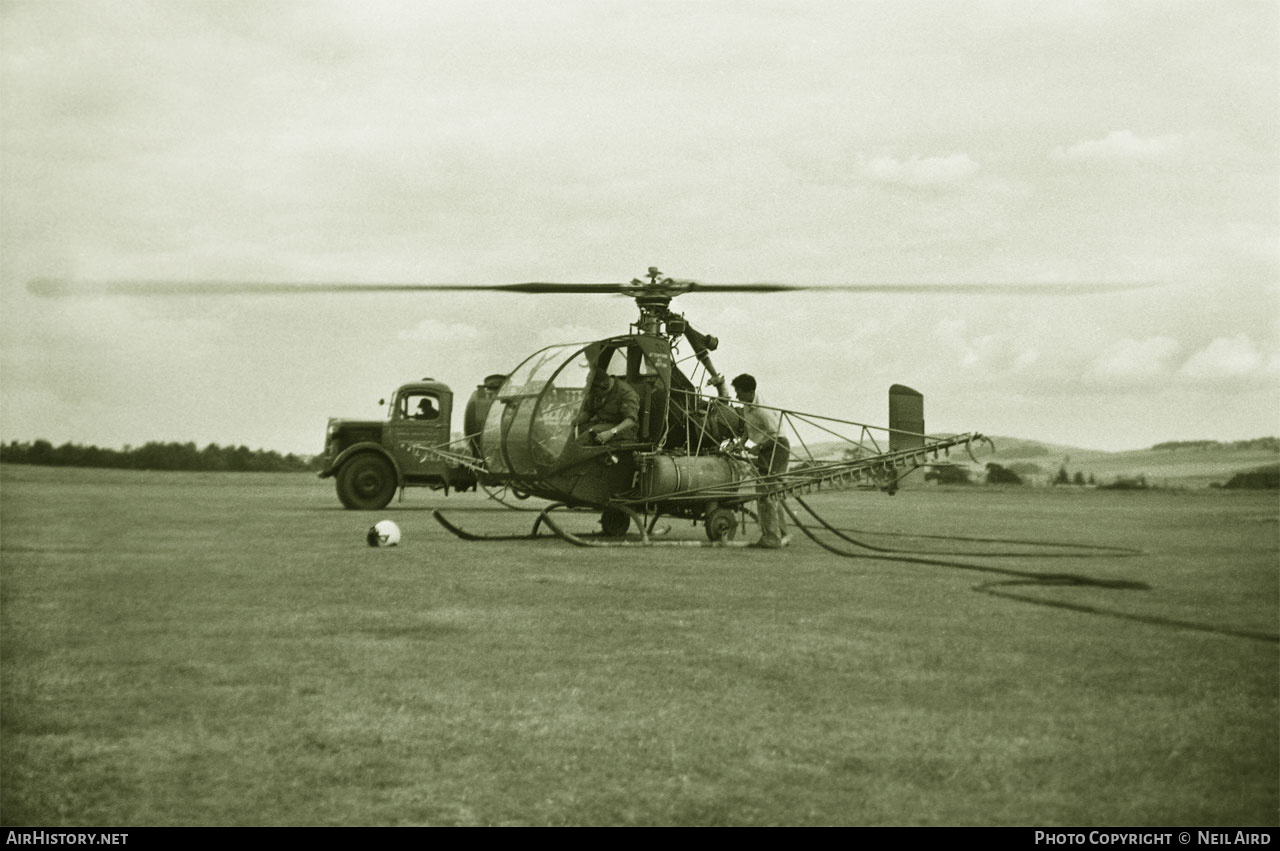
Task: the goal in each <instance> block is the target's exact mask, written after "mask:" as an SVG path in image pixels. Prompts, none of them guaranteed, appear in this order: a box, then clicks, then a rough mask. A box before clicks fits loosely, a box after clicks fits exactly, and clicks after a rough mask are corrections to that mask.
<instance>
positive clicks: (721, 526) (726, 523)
mask: <svg viewBox="0 0 1280 851" xmlns="http://www.w3.org/2000/svg"><path fill="white" fill-rule="evenodd" d="M702 526H703V528H704V529H706V531H707V538H708V539H710V540H712V541H732V540H733V539H734V538H735V537H737V535H738V515H737V512H735V511H734V510H733V509H732V508H716V509H713V510H712V511H710V512H708V513H707V518H706V519H705V520H703V521H702Z"/></svg>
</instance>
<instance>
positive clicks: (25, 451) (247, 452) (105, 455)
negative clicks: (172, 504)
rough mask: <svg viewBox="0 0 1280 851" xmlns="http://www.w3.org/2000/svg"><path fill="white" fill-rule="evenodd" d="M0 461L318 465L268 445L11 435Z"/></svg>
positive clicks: (137, 466)
mask: <svg viewBox="0 0 1280 851" xmlns="http://www.w3.org/2000/svg"><path fill="white" fill-rule="evenodd" d="M0 463H5V464H38V465H42V466H47V467H105V468H111V469H120V470H188V471H199V472H230V473H302V472H306V471H309V470H318V469H319V460H318V459H317V458H315V457H313V456H309V455H294V454H293V453H289V454H288V455H281V454H280V453H279V452H275V451H271V450H263V449H250V448H249V447H247V446H219V445H218V444H216V443H210V444H209V445H208V446H206V447H204V448H203V449H200V448H198V447H197V446H196V445H195V443H161V442H158V441H153V442H150V443H146V444H144V445H142V446H139V447H132V446H126V447H125V448H124V449H102V448H99V447H97V446H81V445H80V444H77V443H64V444H63V445H62V446H54V445H53V444H52V443H50V442H49V441H47V440H36V441H31V442H21V443H20V442H18V441H16V440H14V441H10V442H9V443H6V444H3V445H0Z"/></svg>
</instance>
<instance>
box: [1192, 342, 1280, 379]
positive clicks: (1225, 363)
mask: <svg viewBox="0 0 1280 851" xmlns="http://www.w3.org/2000/svg"><path fill="white" fill-rule="evenodd" d="M1272 363H1273V364H1274V359H1273V361H1272ZM1265 365H1266V358H1265V356H1264V355H1263V354H1262V352H1260V351H1259V350H1258V347H1257V346H1256V345H1254V342H1253V340H1252V339H1251V338H1250V337H1249V335H1248V334H1237V335H1236V336H1234V337H1219V338H1217V339H1216V340H1214V341H1213V342H1212V343H1210V344H1209V345H1207V346H1205V347H1204V348H1203V349H1201V350H1200V351H1198V352H1196V353H1195V354H1193V355H1192V356H1191V357H1189V358H1187V360H1186V363H1184V364H1183V365H1182V368H1181V369H1180V370H1178V374H1179V375H1182V376H1184V377H1186V378H1190V379H1192V380H1195V381H1220V380H1230V379H1237V378H1246V377H1248V376H1251V375H1254V374H1255V373H1258V372H1260V371H1262V370H1263V369H1264V367H1265Z"/></svg>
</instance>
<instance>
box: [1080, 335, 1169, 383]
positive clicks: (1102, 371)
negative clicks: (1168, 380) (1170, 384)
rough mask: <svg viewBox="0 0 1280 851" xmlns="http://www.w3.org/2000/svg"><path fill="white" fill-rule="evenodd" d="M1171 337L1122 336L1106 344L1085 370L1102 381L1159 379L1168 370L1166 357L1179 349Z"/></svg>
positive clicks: (1122, 381)
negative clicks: (1141, 337)
mask: <svg viewBox="0 0 1280 851" xmlns="http://www.w3.org/2000/svg"><path fill="white" fill-rule="evenodd" d="M1178 348H1179V346H1178V341H1177V340H1174V339H1173V338H1172V337H1147V338H1146V339H1143V340H1132V339H1124V340H1119V341H1118V342H1115V343H1113V344H1111V345H1110V346H1108V347H1107V349H1106V350H1105V351H1103V352H1102V354H1100V355H1098V357H1096V358H1095V359H1094V360H1093V362H1092V363H1090V364H1089V366H1088V368H1087V370H1086V373H1087V374H1088V375H1090V376H1092V377H1093V378H1096V379H1100V380H1102V381H1103V382H1105V383H1126V384H1127V383H1131V382H1141V381H1145V380H1148V379H1152V378H1158V377H1160V376H1163V375H1166V374H1167V373H1168V372H1169V359H1170V358H1172V357H1173V356H1174V355H1175V354H1177V351H1178Z"/></svg>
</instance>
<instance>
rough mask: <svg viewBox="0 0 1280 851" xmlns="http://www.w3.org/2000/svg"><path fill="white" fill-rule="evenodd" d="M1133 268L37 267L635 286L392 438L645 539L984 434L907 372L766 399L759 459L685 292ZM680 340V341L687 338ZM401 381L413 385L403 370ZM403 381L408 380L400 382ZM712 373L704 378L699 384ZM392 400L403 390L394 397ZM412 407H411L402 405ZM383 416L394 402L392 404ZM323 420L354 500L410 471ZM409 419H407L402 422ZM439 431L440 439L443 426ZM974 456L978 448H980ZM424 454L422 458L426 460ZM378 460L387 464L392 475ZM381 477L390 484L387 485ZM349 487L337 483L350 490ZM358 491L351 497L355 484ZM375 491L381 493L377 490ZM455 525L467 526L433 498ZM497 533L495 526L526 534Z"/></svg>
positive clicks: (536, 286)
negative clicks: (928, 398) (587, 275)
mask: <svg viewBox="0 0 1280 851" xmlns="http://www.w3.org/2000/svg"><path fill="white" fill-rule="evenodd" d="M1133 286H1138V285H1135V284H1128V283H1124V284H1072V283H1059V284H1052V285H1011V284H968V285H948V284H928V283H925V284H905V285H904V284H851V285H836V286H817V285H798V284H788V283H739V284H707V283H699V282H697V281H693V280H686V279H676V278H671V277H668V276H665V275H664V274H663V273H662V272H661V271H660V270H659V269H658V268H657V267H649V269H648V272H647V274H646V275H645V276H644V277H643V278H633V279H632V280H631V281H629V282H626V283H556V282H527V283H517V284H498V285H487V286H486V285H480V286H477V285H473V284H346V283H330V284H302V283H258V284H240V283H228V282H217V281H192V282H163V281H116V282H103V283H98V284H88V285H86V284H82V283H72V282H68V281H63V280H59V279H47V278H46V279H37V280H34V281H32V282H30V283H29V285H28V288H29V289H30V291H32V292H33V293H35V294H37V295H40V296H45V297H58V296H66V295H85V294H110V295H126V296H148V295H162V296H172V295H225V294H240V293H251V294H285V293H287V294H296V293H317V292H405V291H423V290H445V291H449V290H452V291H472V292H475V291H499V292H509V293H524V294H538V295H541V294H576V295H592V294H612V295H622V296H626V297H629V298H632V299H633V300H634V301H635V304H636V307H637V308H638V309H639V315H638V317H637V318H636V320H635V321H634V322H633V323H632V324H631V325H630V327H629V329H628V331H627V332H626V333H624V334H619V335H615V336H612V337H606V338H604V339H599V340H592V341H586V342H572V343H559V344H554V345H550V346H547V347H545V348H542V349H539V350H538V351H536V352H534V353H533V354H531V355H529V356H528V357H527V358H526V359H525V360H524V361H522V362H521V363H519V364H518V365H516V367H515V368H514V369H512V370H511V371H510V372H508V373H495V374H491V375H489V376H487V377H486V379H485V381H484V382H483V383H482V384H479V385H477V387H476V390H475V392H474V393H472V395H471V398H470V399H469V400H468V403H467V407H466V412H465V416H464V432H463V436H462V438H461V439H460V440H458V439H453V438H452V437H450V436H449V432H448V423H449V416H448V412H447V411H445V412H444V416H443V417H441V418H440V424H443V425H444V426H445V428H444V429H443V430H441V429H439V428H438V427H436V428H435V429H433V430H431V431H428V432H421V431H420V432H417V433H416V436H415V433H414V432H411V431H402V432H401V437H400V438H399V439H398V440H397V441H396V444H397V450H398V451H399V452H400V453H402V454H405V453H407V454H408V455H412V456H414V457H416V458H417V460H418V462H419V463H423V462H435V469H436V470H439V471H441V472H440V474H439V476H435V474H433V475H432V476H426V477H422V480H424V481H427V482H429V483H432V484H437V483H438V482H436V478H439V479H440V481H442V482H443V485H444V487H445V488H446V494H447V492H448V487H449V485H450V484H451V483H452V484H453V486H454V487H455V488H458V489H466V488H467V487H468V486H472V487H474V486H476V485H479V486H482V487H485V488H495V487H500V488H505V489H508V490H509V491H510V492H511V493H512V494H514V495H515V496H516V497H517V498H521V499H524V498H528V497H538V498H540V499H543V500H546V501H548V502H549V503H550V505H549V506H548V508H547V509H544V510H543V511H542V512H541V513H540V514H539V517H538V520H537V521H536V522H535V524H534V530H533V532H532V533H531V535H530V536H536V534H537V532H538V527H539V525H540V524H542V523H546V524H547V525H548V526H549V527H550V528H552V529H553V530H554V531H556V532H557V533H558V534H560V535H561V537H568V538H571V539H572V538H573V536H570V535H567V534H566V533H564V532H563V531H562V530H560V528H559V527H558V526H556V525H555V523H554V522H553V521H552V520H551V518H550V517H549V516H548V514H549V511H550V510H553V509H558V508H569V509H586V510H596V511H599V512H600V526H601V529H602V532H603V536H604V537H607V538H622V537H624V536H625V535H626V534H627V532H628V530H629V529H630V528H631V526H632V525H633V524H634V525H635V527H636V528H637V530H638V532H639V536H640V542H641V543H642V544H645V545H648V544H650V543H652V542H651V540H650V534H651V533H652V532H653V530H654V528H655V524H656V522H657V520H658V519H659V518H660V517H663V516H667V517H675V518H686V519H689V520H692V521H693V522H695V523H701V524H702V525H703V527H704V529H705V533H706V537H707V539H708V543H709V544H711V545H724V544H729V543H732V542H733V540H734V538H735V537H736V532H737V530H738V529H739V528H740V527H741V526H742V525H744V524H743V521H744V517H745V515H746V514H747V513H749V511H750V509H749V507H748V506H749V505H750V504H751V503H753V502H756V501H757V500H759V499H761V498H762V497H763V496H766V495H776V496H781V497H786V496H790V495H799V494H803V493H808V492H810V491H813V490H817V489H821V488H840V487H851V486H862V487H870V488H876V489H879V490H881V491H883V492H885V493H887V494H889V495H893V494H894V493H895V492H896V491H897V489H898V484H899V482H900V481H901V480H902V479H903V478H904V477H905V476H906V475H909V474H910V473H912V472H914V471H916V470H919V469H921V468H923V467H926V466H928V465H930V464H937V463H945V458H946V457H947V456H949V454H950V452H951V450H953V449H960V450H964V451H966V452H967V453H968V454H969V455H970V456H971V457H973V450H974V448H975V446H982V445H988V444H990V441H989V439H987V438H986V437H984V436H983V435H981V434H980V433H977V432H968V433H963V434H953V435H943V436H937V435H934V436H931V435H928V434H927V433H926V432H925V426H924V408H923V406H924V400H923V396H922V394H920V393H919V392H917V391H916V390H914V389H912V388H910V387H907V386H905V385H900V384H895V385H893V386H892V387H891V388H890V389H889V423H888V426H887V427H878V426H872V425H867V424H863V423H855V422H851V421H847V420H839V419H835V418H832V417H827V416H822V415H819V414H812V413H805V412H800V411H794V410H789V409H784V408H767V407H765V406H760V407H761V408H762V409H764V410H767V411H769V412H771V413H772V414H775V415H776V416H777V418H778V421H779V423H780V424H781V425H782V429H783V430H784V431H787V432H790V433H791V434H792V436H793V437H795V438H797V440H798V442H799V443H800V444H801V446H802V447H804V449H805V450H806V451H805V452H803V453H801V455H800V456H799V457H798V458H797V459H796V460H795V461H794V462H793V463H792V464H791V465H790V466H789V467H788V468H787V469H785V470H783V471H781V472H774V473H772V474H770V475H764V474H762V473H760V472H759V471H758V470H757V467H756V465H755V464H754V463H753V459H752V458H751V455H750V447H749V445H748V440H747V432H746V429H745V428H744V427H743V418H742V409H741V408H740V407H739V406H738V405H737V404H735V403H734V401H733V400H732V399H731V398H730V396H729V392H728V389H727V386H726V385H727V382H726V379H725V377H724V376H723V375H722V374H721V373H720V372H719V371H717V369H716V367H715V365H714V363H713V361H712V358H711V355H712V353H713V352H715V351H716V350H717V349H718V346H719V341H718V340H717V338H716V337H714V336H712V335H710V334H705V333H703V332H701V331H699V330H698V329H696V328H695V327H694V326H693V325H692V324H691V323H690V322H689V321H688V319H686V317H685V316H684V315H683V314H680V313H677V312H675V311H673V310H672V309H671V303H672V301H673V300H674V299H675V298H677V297H679V296H683V295H688V294H690V293H701V292H711V293H777V292H788V291H795V290H823V291H841V290H843V291H856V292H896V293H902V292H911V293H933V294H943V293H947V294H950V293H957V292H963V293H979V294H984V293H985V294H1011V293H1012V294H1027V293H1045V292H1049V291H1052V292H1054V293H1056V294H1074V293H1087V292H1098V291H1106V290H1115V289H1128V288H1131V287H1133ZM686 346H687V350H686V348H685V347H686ZM597 374H604V375H608V376H611V377H612V378H614V379H615V380H618V381H622V382H625V383H626V384H627V386H629V387H630V388H631V389H632V390H633V391H634V393H635V396H636V397H637V400H638V416H637V417H636V420H637V422H636V428H635V433H634V435H633V436H629V437H628V438H627V439H625V440H623V441H611V442H609V443H607V444H599V443H598V442H596V441H594V440H591V439H587V436H586V435H584V434H580V433H579V430H578V428H577V424H578V420H579V417H578V414H579V413H580V412H581V411H582V409H583V405H584V403H585V400H586V398H587V394H588V390H589V385H590V381H591V379H592V377H593V376H595V375H597ZM407 386H408V385H407ZM412 386H413V387H415V388H417V390H416V392H418V393H420V394H434V396H435V397H436V398H441V397H445V396H446V394H447V393H448V392H449V391H448V388H446V387H444V386H443V385H438V384H433V383H431V382H429V381H425V382H423V383H421V384H420V385H412ZM402 389H403V388H402ZM708 389H710V390H711V391H713V392H706V391H707V390H708ZM395 404H399V405H400V407H401V408H404V407H405V402H404V400H403V399H401V400H400V401H399V402H397V403H395ZM409 416H411V415H410V414H409V412H408V411H407V409H406V410H401V411H400V412H399V415H398V417H399V419H401V420H404V419H406V418H407V417H409ZM392 420H393V424H394V423H395V421H396V420H397V414H396V413H394V412H393V414H392ZM334 422H335V421H331V424H330V434H329V436H328V437H327V440H326V453H325V458H326V463H325V469H324V470H323V471H322V472H321V474H320V475H321V476H322V477H329V476H333V477H335V478H336V479H337V482H338V489H339V496H340V497H342V499H343V502H344V504H346V505H347V507H349V508H380V507H382V506H383V505H385V504H386V502H389V500H390V492H391V491H394V489H395V485H396V484H398V485H399V486H400V487H401V488H403V487H404V486H405V485H406V483H407V481H408V479H409V478H410V476H409V475H407V474H406V473H405V471H404V470H403V469H402V467H403V466H404V465H403V464H401V463H399V462H398V461H397V460H396V455H395V453H392V452H389V451H388V450H387V448H386V447H385V446H380V445H379V444H378V443H377V442H376V441H374V440H369V439H368V436H367V435H366V436H365V438H364V439H363V440H360V439H357V440H354V441H352V440H347V441H341V440H337V439H336V433H335V426H334ZM402 424H403V423H402ZM801 425H803V426H806V427H808V430H809V431H811V432H812V431H814V430H817V431H818V432H821V433H825V434H826V435H830V436H834V437H836V438H837V439H838V440H839V442H840V445H841V446H842V447H843V451H842V453H841V454H840V456H839V457H838V458H836V459H834V460H832V459H830V458H826V459H825V460H824V459H821V458H817V457H815V456H814V454H813V453H812V452H808V451H807V449H808V447H807V446H805V445H804V441H803V439H802V437H801V435H800V433H799V430H798V428H797V427H798V426H801ZM441 438H443V439H441ZM975 460H976V458H975ZM428 466H430V464H428ZM388 468H390V469H391V470H392V471H393V474H394V477H395V478H394V480H389V479H388V476H389V475H392V473H389V472H388ZM388 484H390V488H389V489H388ZM344 489H345V495H344ZM362 494H363V495H364V497H365V498H363V499H362V498H361V495H362ZM380 494H381V495H385V496H380ZM435 517H436V519H437V520H438V521H439V522H440V523H441V524H442V525H443V526H445V528H447V529H449V531H451V532H453V533H454V534H456V535H459V536H460V537H464V538H467V539H470V540H476V539H479V536H475V535H471V534H469V533H466V532H464V531H463V530H461V529H460V528H458V527H457V526H455V525H453V524H452V523H451V522H449V521H448V520H446V519H445V518H444V516H443V515H442V514H441V513H440V512H439V511H436V512H435ZM530 536H504V537H530Z"/></svg>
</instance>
